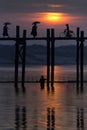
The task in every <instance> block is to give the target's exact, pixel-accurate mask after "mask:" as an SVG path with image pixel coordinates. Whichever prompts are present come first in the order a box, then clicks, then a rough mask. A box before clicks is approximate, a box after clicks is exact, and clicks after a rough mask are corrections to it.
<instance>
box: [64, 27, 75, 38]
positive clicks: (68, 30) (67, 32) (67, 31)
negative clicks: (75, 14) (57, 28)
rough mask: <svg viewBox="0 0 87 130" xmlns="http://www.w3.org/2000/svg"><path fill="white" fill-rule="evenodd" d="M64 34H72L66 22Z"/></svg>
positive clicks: (68, 35)
mask: <svg viewBox="0 0 87 130" xmlns="http://www.w3.org/2000/svg"><path fill="white" fill-rule="evenodd" d="M64 34H65V36H66V37H72V36H74V32H73V31H71V30H70V28H69V24H66V29H65V30H64Z"/></svg>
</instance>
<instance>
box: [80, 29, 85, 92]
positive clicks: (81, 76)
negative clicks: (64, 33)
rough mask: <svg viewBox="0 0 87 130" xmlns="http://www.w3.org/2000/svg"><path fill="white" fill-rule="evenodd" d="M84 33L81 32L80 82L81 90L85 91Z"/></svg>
mask: <svg viewBox="0 0 87 130" xmlns="http://www.w3.org/2000/svg"><path fill="white" fill-rule="evenodd" d="M83 57H84V32H83V31H81V43H80V80H81V90H83V60H84V58H83Z"/></svg>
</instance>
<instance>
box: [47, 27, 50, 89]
mask: <svg viewBox="0 0 87 130" xmlns="http://www.w3.org/2000/svg"><path fill="white" fill-rule="evenodd" d="M49 82H50V29H47V89H48V90H49Z"/></svg>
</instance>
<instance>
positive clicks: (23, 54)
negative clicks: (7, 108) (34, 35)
mask: <svg viewBox="0 0 87 130" xmlns="http://www.w3.org/2000/svg"><path fill="white" fill-rule="evenodd" d="M25 38H26V30H24V31H23V45H22V48H23V52H22V57H23V59H22V90H23V91H25V87H24V83H25V57H26V40H25Z"/></svg>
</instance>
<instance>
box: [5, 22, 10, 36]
mask: <svg viewBox="0 0 87 130" xmlns="http://www.w3.org/2000/svg"><path fill="white" fill-rule="evenodd" d="M10 24H11V23H9V22H6V23H4V26H3V37H9V35H8V29H9V28H8V25H10Z"/></svg>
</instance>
